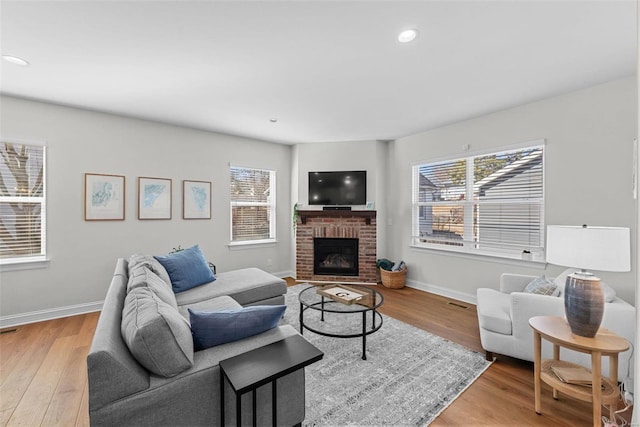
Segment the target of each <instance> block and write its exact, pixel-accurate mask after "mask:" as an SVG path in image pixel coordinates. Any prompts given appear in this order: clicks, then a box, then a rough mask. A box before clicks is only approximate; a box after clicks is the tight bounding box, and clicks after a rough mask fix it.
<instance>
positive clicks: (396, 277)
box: [378, 267, 407, 289]
mask: <svg viewBox="0 0 640 427" xmlns="http://www.w3.org/2000/svg"><path fill="white" fill-rule="evenodd" d="M378 270H380V278H381V279H382V285H383V286H385V287H386V288H391V289H400V288H404V284H405V281H406V279H407V267H405V268H403V269H402V270H399V271H387V270H383V269H382V268H379V269H378Z"/></svg>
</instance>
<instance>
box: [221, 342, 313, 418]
mask: <svg viewBox="0 0 640 427" xmlns="http://www.w3.org/2000/svg"><path fill="white" fill-rule="evenodd" d="M323 356H324V353H323V352H322V351H320V350H319V349H318V348H317V347H316V346H314V345H313V344H311V343H310V342H309V341H307V340H306V339H304V338H303V337H301V336H300V335H294V336H291V337H288V338H285V339H283V340H282V341H277V342H274V343H271V344H268V345H265V346H264V347H259V348H256V349H254V350H250V351H248V352H246V353H243V354H239V355H237V356H234V357H231V358H229V359H225V360H222V361H221V362H220V422H221V425H223V426H224V380H225V378H226V379H227V381H228V382H229V384H230V385H231V388H232V389H233V391H234V392H235V395H236V422H237V425H238V426H240V425H241V409H242V408H241V397H242V395H243V394H244V393H247V392H249V391H251V392H253V425H254V426H255V425H256V419H257V417H256V389H257V388H258V387H260V386H263V385H264V384H267V383H271V387H272V389H271V399H272V403H271V404H272V410H271V412H272V416H273V425H274V426H276V425H277V413H276V412H277V411H276V408H277V397H278V395H277V380H278V378H281V377H283V376H285V375H288V374H290V373H292V372H295V371H297V370H298V369H301V368H304V367H305V366H308V365H310V364H312V363H315V362H317V361H318V360H320V359H322V357H323Z"/></svg>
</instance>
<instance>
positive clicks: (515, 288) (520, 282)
mask: <svg viewBox="0 0 640 427" xmlns="http://www.w3.org/2000/svg"><path fill="white" fill-rule="evenodd" d="M535 278H536V276H529V275H525V274H512V273H503V274H502V275H501V276H500V292H504V293H506V294H510V293H512V292H522V291H524V288H525V287H526V286H527V285H528V284H529V282H531V281H532V280H533V279H535Z"/></svg>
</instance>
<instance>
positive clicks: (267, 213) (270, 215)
mask: <svg viewBox="0 0 640 427" xmlns="http://www.w3.org/2000/svg"><path fill="white" fill-rule="evenodd" d="M275 188H276V173H275V171H270V170H261V169H250V168H241V167H234V166H232V167H231V187H230V192H231V242H232V243H262V242H268V241H275V238H276V194H275Z"/></svg>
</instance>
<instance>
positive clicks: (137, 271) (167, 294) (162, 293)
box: [127, 264, 178, 310]
mask: <svg viewBox="0 0 640 427" xmlns="http://www.w3.org/2000/svg"><path fill="white" fill-rule="evenodd" d="M135 288H149V289H151V290H152V291H153V293H155V294H156V295H157V296H158V298H160V299H161V300H162V301H164V302H166V303H167V304H169V305H170V306H171V307H173V308H174V309H175V310H177V309H178V303H177V302H176V295H175V294H174V293H173V289H171V285H168V284H167V283H165V281H164V280H162V279H161V278H160V277H158V275H157V274H155V273H154V272H153V271H151V270H149V268H148V266H147V265H146V264H140V265H138V266H137V267H135V268H133V269H129V283H127V292H131V290H132V289H135Z"/></svg>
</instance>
